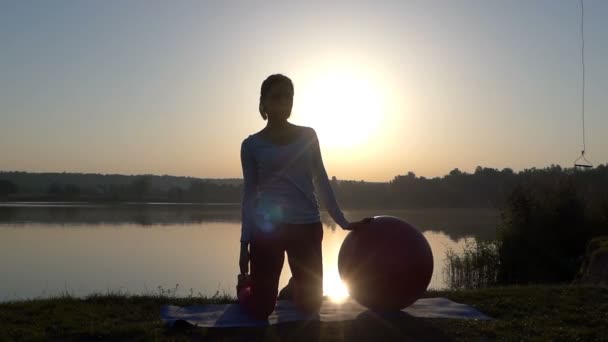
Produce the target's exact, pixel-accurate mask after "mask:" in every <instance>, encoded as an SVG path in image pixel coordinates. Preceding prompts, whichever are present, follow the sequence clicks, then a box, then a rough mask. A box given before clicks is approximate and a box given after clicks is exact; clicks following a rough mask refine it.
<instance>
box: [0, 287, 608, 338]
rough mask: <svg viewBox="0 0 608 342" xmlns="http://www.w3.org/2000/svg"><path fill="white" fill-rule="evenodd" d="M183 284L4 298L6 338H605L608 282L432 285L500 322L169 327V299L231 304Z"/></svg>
mask: <svg viewBox="0 0 608 342" xmlns="http://www.w3.org/2000/svg"><path fill="white" fill-rule="evenodd" d="M176 292H177V291H171V290H162V289H160V291H159V293H157V294H152V295H128V294H124V293H106V294H95V295H91V296H88V297H86V298H75V297H72V296H70V295H69V294H64V295H61V296H57V297H55V298H49V299H34V300H25V301H14V302H5V303H0V341H4V340H6V341H16V340H25V341H47V340H61V341H80V340H95V341H106V340H107V341H109V340H129V341H140V340H149V341H165V340H166V341H189V340H200V339H205V340H212V341H256V340H257V341H278V340H285V339H289V340H303V341H310V340H323V341H367V340H375V341H386V340H405V341H408V340H411V341H452V340H455V341H471V340H474V341H477V340H482V341H487V340H505V341H522V340H524V341H549V340H551V341H606V340H608V288H606V287H585V286H570V285H559V286H557V285H556V286H529V287H528V286H526V287H502V288H487V289H477V290H459V291H432V292H428V293H427V294H426V296H428V297H435V296H443V297H447V298H450V299H452V300H455V301H457V302H460V303H465V304H469V305H472V306H474V307H476V308H478V309H479V310H481V311H482V312H484V313H486V314H488V315H490V316H492V317H494V318H496V319H495V320H493V321H472V320H452V319H420V318H411V317H407V318H399V319H396V320H391V321H386V320H384V321H383V320H373V319H366V320H359V321H351V322H334V323H319V322H298V323H288V324H281V325H278V326H271V327H264V328H238V329H232V328H231V329H204V328H190V327H184V328H181V329H180V328H177V329H171V330H167V329H166V328H165V327H164V326H163V325H162V323H161V322H160V319H159V309H160V307H161V306H162V305H164V304H174V305H184V306H185V305H193V304H205V303H229V302H233V301H234V299H233V298H230V297H229V296H226V295H219V294H217V295H216V296H213V297H203V296H201V295H200V294H199V295H197V296H195V295H193V294H191V295H190V296H187V297H177V296H175V293H176Z"/></svg>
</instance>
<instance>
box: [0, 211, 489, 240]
mask: <svg viewBox="0 0 608 342" xmlns="http://www.w3.org/2000/svg"><path fill="white" fill-rule="evenodd" d="M345 213H346V216H347V217H348V218H351V219H353V220H357V219H361V218H363V217H368V216H376V215H394V216H398V217H401V218H404V219H406V220H407V221H408V222H409V223H411V224H413V225H415V226H417V227H419V228H420V229H422V230H423V231H426V230H433V231H443V232H445V233H446V234H448V235H449V236H450V237H451V238H452V239H456V240H457V239H460V238H463V237H466V236H472V235H474V236H479V237H482V238H491V237H493V236H494V234H495V227H496V224H497V222H498V212H497V211H496V210H494V209H410V210H371V209H366V210H350V211H349V210H346V211H345ZM240 220H241V217H240V206H239V205H238V204H190V205H188V204H181V203H180V204H172V203H160V204H135V203H133V204H129V203H123V204H108V205H103V204H90V203H48V202H46V203H45V202H41V203H33V204H32V203H28V204H24V203H2V202H0V229H1V227H2V225H3V224H32V223H42V224H63V225H69V224H90V225H99V224H103V225H109V224H116V225H123V224H139V225H143V226H151V225H176V224H192V223H206V222H237V223H238V222H240ZM321 220H322V221H323V223H324V224H325V225H326V226H327V227H329V228H331V229H336V228H337V226H336V225H335V223H334V222H333V221H332V220H331V218H330V217H329V216H328V215H327V214H323V215H322V217H321Z"/></svg>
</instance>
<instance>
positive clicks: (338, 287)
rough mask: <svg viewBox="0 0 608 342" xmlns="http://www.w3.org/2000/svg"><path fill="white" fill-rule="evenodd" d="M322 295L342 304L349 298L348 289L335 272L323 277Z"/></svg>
mask: <svg viewBox="0 0 608 342" xmlns="http://www.w3.org/2000/svg"><path fill="white" fill-rule="evenodd" d="M323 294H324V295H326V296H327V297H329V299H330V300H331V301H333V302H336V303H341V302H344V301H345V300H346V299H347V298H348V296H349V293H348V287H347V286H346V284H345V283H344V282H343V281H342V279H340V275H338V273H337V272H335V273H332V274H328V275H326V276H324V278H323Z"/></svg>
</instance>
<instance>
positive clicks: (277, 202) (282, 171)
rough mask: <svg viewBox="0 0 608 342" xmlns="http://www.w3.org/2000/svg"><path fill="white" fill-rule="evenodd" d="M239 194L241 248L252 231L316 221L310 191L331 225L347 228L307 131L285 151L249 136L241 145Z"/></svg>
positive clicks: (311, 134)
mask: <svg viewBox="0 0 608 342" xmlns="http://www.w3.org/2000/svg"><path fill="white" fill-rule="evenodd" d="M241 164H242V166H243V179H244V193H243V199H242V221H243V224H242V228H241V242H249V241H250V240H251V236H252V231H253V229H254V227H255V226H257V227H258V229H272V227H273V226H274V224H275V223H278V222H283V223H294V224H300V223H315V222H319V221H320V214H319V204H318V201H317V196H316V195H315V188H316V190H317V194H318V195H319V197H320V198H321V201H322V202H323V204H324V205H325V207H326V209H327V211H328V212H329V214H330V216H331V217H332V218H333V220H334V221H335V222H336V223H337V224H338V225H339V226H340V227H342V228H346V227H347V226H348V224H349V222H348V221H347V220H346V218H345V217H344V214H343V213H342V211H341V210H340V207H339V206H338V203H337V201H336V197H335V196H334V192H333V190H332V188H331V185H330V183H329V179H328V178H327V172H326V171H325V167H324V165H323V159H322V158H321V150H320V148H319V140H318V138H317V134H316V132H315V131H314V130H313V129H312V128H308V127H304V130H303V133H302V134H300V136H299V137H298V138H296V140H294V141H293V142H291V143H290V144H287V145H275V144H273V143H271V142H269V141H267V140H264V139H263V138H262V137H260V135H259V133H256V134H253V135H250V136H249V137H247V138H246V139H245V140H244V141H243V143H242V144H241Z"/></svg>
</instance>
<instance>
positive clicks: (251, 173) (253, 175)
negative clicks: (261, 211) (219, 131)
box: [241, 139, 258, 243]
mask: <svg viewBox="0 0 608 342" xmlns="http://www.w3.org/2000/svg"><path fill="white" fill-rule="evenodd" d="M241 166H242V167H243V198H242V202H241V220H242V225H241V243H249V242H250V241H251V234H252V231H253V225H254V224H255V221H254V215H255V201H256V193H257V186H258V175H257V167H256V162H255V157H254V155H253V151H251V150H250V146H249V143H248V140H247V139H245V140H244V141H243V143H242V144H241Z"/></svg>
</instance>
